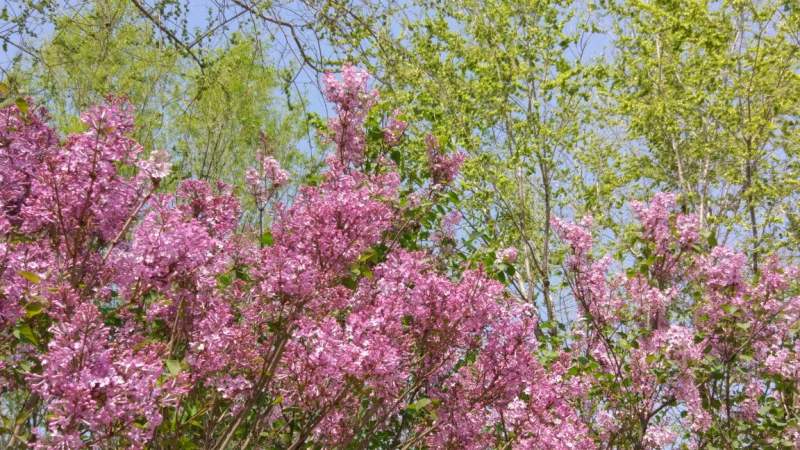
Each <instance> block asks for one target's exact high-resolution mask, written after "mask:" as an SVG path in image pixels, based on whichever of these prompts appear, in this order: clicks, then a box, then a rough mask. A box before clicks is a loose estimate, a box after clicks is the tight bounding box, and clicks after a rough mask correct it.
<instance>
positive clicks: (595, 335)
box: [553, 194, 800, 448]
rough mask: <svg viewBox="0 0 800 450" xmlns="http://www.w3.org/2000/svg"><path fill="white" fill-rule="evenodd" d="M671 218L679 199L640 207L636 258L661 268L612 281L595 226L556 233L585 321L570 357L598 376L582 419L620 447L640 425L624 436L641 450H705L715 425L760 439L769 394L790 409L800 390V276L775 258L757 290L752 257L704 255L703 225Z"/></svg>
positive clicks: (576, 328)
mask: <svg viewBox="0 0 800 450" xmlns="http://www.w3.org/2000/svg"><path fill="white" fill-rule="evenodd" d="M674 207H675V196H674V195H672V194H658V195H656V196H655V197H654V198H653V200H652V201H651V202H649V203H647V204H644V203H634V204H633V209H634V211H635V212H636V214H637V216H638V218H639V220H640V224H641V235H642V238H643V241H642V242H640V245H641V246H643V248H644V249H645V250H646V251H645V252H640V255H642V254H644V255H647V254H650V255H653V254H654V255H655V258H646V257H641V259H642V260H640V261H636V258H630V259H627V260H626V261H625V262H626V263H628V264H631V263H634V264H633V267H631V268H630V269H628V270H626V271H625V272H624V273H620V274H616V275H609V274H608V269H609V267H610V266H609V264H608V261H609V260H608V257H603V258H600V259H596V258H595V257H594V256H593V254H592V249H593V244H592V236H591V232H590V230H589V226H590V225H591V222H590V221H584V223H582V224H571V223H568V222H565V221H562V220H559V219H555V220H554V221H553V228H554V229H555V230H556V232H557V233H558V234H559V236H560V237H561V239H562V240H563V241H564V242H565V244H566V245H567V246H568V247H569V249H570V252H569V255H568V256H567V257H566V269H567V275H566V277H567V281H568V285H569V286H570V289H571V291H572V296H573V298H574V299H575V301H576V303H577V304H578V305H579V306H580V311H581V313H582V314H581V315H582V320H579V321H576V322H575V323H574V324H573V330H572V335H571V336H572V337H573V339H575V342H574V345H573V349H572V355H573V358H575V360H577V361H578V362H579V365H584V364H586V361H589V360H590V361H593V362H594V363H595V364H596V366H595V367H596V370H597V371H596V372H590V373H591V375H586V376H578V379H580V380H583V381H586V382H588V384H589V386H590V389H589V392H593V393H594V395H586V396H584V397H583V402H584V408H588V410H587V411H595V410H596V411H598V413H597V414H598V415H599V417H600V418H602V420H601V421H600V422H599V423H589V425H590V428H592V431H593V433H596V435H597V436H600V437H601V438H602V439H611V440H613V439H614V437H613V436H612V433H615V432H618V431H619V427H620V424H624V423H628V424H635V425H628V427H629V428H628V429H627V430H626V432H627V433H631V436H633V438H632V439H633V440H632V441H631V445H633V446H634V447H636V446H638V447H639V448H665V447H670V448H671V447H674V446H683V445H685V446H687V447H688V448H697V447H698V446H699V445H700V443H702V442H704V440H705V439H712V438H711V437H710V433H714V426H715V425H716V426H717V427H721V426H723V425H721V424H728V423H730V422H731V421H732V420H737V421H741V423H740V424H739V425H737V426H738V427H739V428H738V430H739V431H738V432H737V433H743V432H742V430H748V429H749V430H751V433H752V434H751V435H750V436H751V438H752V439H759V438H760V434H759V433H760V431H758V427H759V425H758V424H759V421H760V420H763V419H762V417H761V414H764V411H768V408H767V407H765V405H768V404H769V402H770V400H769V397H767V396H766V395H765V393H767V392H770V391H772V392H773V398H779V399H782V398H785V395H787V394H786V392H785V391H786V389H788V390H789V391H788V392H791V393H794V392H795V391H794V388H787V387H786V386H787V385H786V384H785V383H786V382H787V381H788V380H791V381H790V383H791V384H792V386H797V384H796V383H798V382H800V358H798V356H800V341H799V340H798V339H797V335H796V332H795V331H793V330H794V329H796V324H797V323H800V310H799V309H798V308H800V297H798V296H797V295H796V294H794V291H793V283H794V282H796V281H797V280H798V273H799V272H798V268H796V267H783V266H781V265H780V264H779V263H778V260H777V258H771V259H769V260H768V261H767V263H766V265H765V266H764V267H763V268H762V271H761V273H760V274H759V276H758V277H757V278H755V280H754V281H751V280H749V277H748V274H747V273H746V270H747V258H746V257H745V255H744V254H742V253H739V252H737V251H735V250H733V249H730V248H727V247H723V246H717V247H714V248H711V249H709V250H703V249H702V248H699V245H697V243H698V238H699V233H700V228H699V220H698V218H697V217H696V216H694V215H692V214H675V213H674V211H673V209H674ZM695 245H697V246H695ZM648 249H652V250H654V251H649V252H648V251H647V250H648ZM790 280H791V281H790ZM581 361H583V362H581ZM720 368H721V369H720ZM600 374H602V375H600ZM720 378H722V379H724V380H725V383H723V384H720V383H719V382H718V381H717V380H719V379H720ZM603 379H606V380H608V379H611V380H615V381H614V382H613V383H611V384H608V383H606V382H600V381H598V380H603ZM777 380H780V381H779V382H778V381H777ZM734 393H735V394H734ZM780 401H784V400H780ZM784 404H785V403H784ZM780 414H781V415H783V414H786V411H784V410H782V411H781V412H780ZM790 414H796V412H790ZM748 427H749V428H748ZM789 431H790V430H788V429H787V433H788V432H789ZM765 442H769V441H765ZM765 445H766V444H765Z"/></svg>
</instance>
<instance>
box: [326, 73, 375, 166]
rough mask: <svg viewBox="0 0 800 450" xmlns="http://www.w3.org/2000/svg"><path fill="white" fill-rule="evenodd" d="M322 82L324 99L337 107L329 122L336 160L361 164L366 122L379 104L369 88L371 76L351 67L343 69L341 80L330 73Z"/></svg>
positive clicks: (364, 146) (373, 92)
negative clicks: (374, 107)
mask: <svg viewBox="0 0 800 450" xmlns="http://www.w3.org/2000/svg"><path fill="white" fill-rule="evenodd" d="M322 81H323V86H324V91H323V92H324V94H325V98H326V99H327V100H328V101H329V102H331V103H333V104H334V105H336V112H337V115H336V117H334V118H332V119H330V121H329V122H328V127H329V128H330V130H331V136H330V137H331V140H332V141H333V143H334V145H335V147H336V152H337V157H338V158H339V160H340V162H341V163H343V164H347V163H355V164H360V163H361V162H362V161H363V159H364V150H365V148H366V134H365V132H364V120H365V118H366V116H367V113H368V112H369V110H370V108H372V106H373V105H375V103H376V102H377V100H378V93H377V91H375V90H369V89H368V88H367V82H368V81H369V74H368V73H367V72H366V71H365V70H363V69H360V68H358V67H355V66H352V65H350V64H346V65H344V66H343V67H342V79H341V81H340V80H337V79H336V76H335V75H334V74H333V73H330V72H329V73H326V74H325V76H324V77H323V80H322Z"/></svg>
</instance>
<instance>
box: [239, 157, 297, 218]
mask: <svg viewBox="0 0 800 450" xmlns="http://www.w3.org/2000/svg"><path fill="white" fill-rule="evenodd" d="M256 160H257V162H258V167H257V168H252V167H251V168H248V169H247V171H246V172H245V185H246V186H247V190H248V192H249V194H250V195H251V196H252V197H253V200H254V201H255V203H256V206H257V207H259V208H261V207H263V206H264V204H265V203H266V202H267V201H268V200H269V199H270V197H271V195H272V194H273V193H274V192H275V191H276V190H277V189H279V188H280V187H282V186H283V185H285V184H286V183H287V182H288V181H289V173H288V172H287V171H285V170H283V168H281V165H280V163H279V162H278V161H277V160H276V159H275V158H273V157H272V156H269V155H266V154H264V153H263V152H258V153H257V154H256Z"/></svg>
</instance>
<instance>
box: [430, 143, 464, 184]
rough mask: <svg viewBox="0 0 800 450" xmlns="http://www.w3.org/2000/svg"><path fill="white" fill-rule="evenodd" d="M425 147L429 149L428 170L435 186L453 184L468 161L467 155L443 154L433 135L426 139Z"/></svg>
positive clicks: (459, 153) (457, 153) (458, 153)
mask: <svg viewBox="0 0 800 450" xmlns="http://www.w3.org/2000/svg"><path fill="white" fill-rule="evenodd" d="M425 145H426V147H427V148H428V170H430V173H431V179H432V180H433V183H434V184H435V185H447V184H449V183H451V182H452V181H453V180H454V179H455V177H456V174H458V172H459V170H461V166H462V165H463V164H464V161H465V160H466V155H464V153H462V152H456V153H453V154H450V155H448V154H445V153H443V152H442V150H441V148H440V146H439V141H438V140H437V139H436V137H435V136H434V135H432V134H429V135H427V136H426V137H425Z"/></svg>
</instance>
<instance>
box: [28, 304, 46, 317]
mask: <svg viewBox="0 0 800 450" xmlns="http://www.w3.org/2000/svg"><path fill="white" fill-rule="evenodd" d="M43 310H44V305H42V304H41V303H39V302H31V303H28V304H27V305H25V316H26V317H28V318H31V317H35V316H38V315H39V314H41V313H42V311H43Z"/></svg>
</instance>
